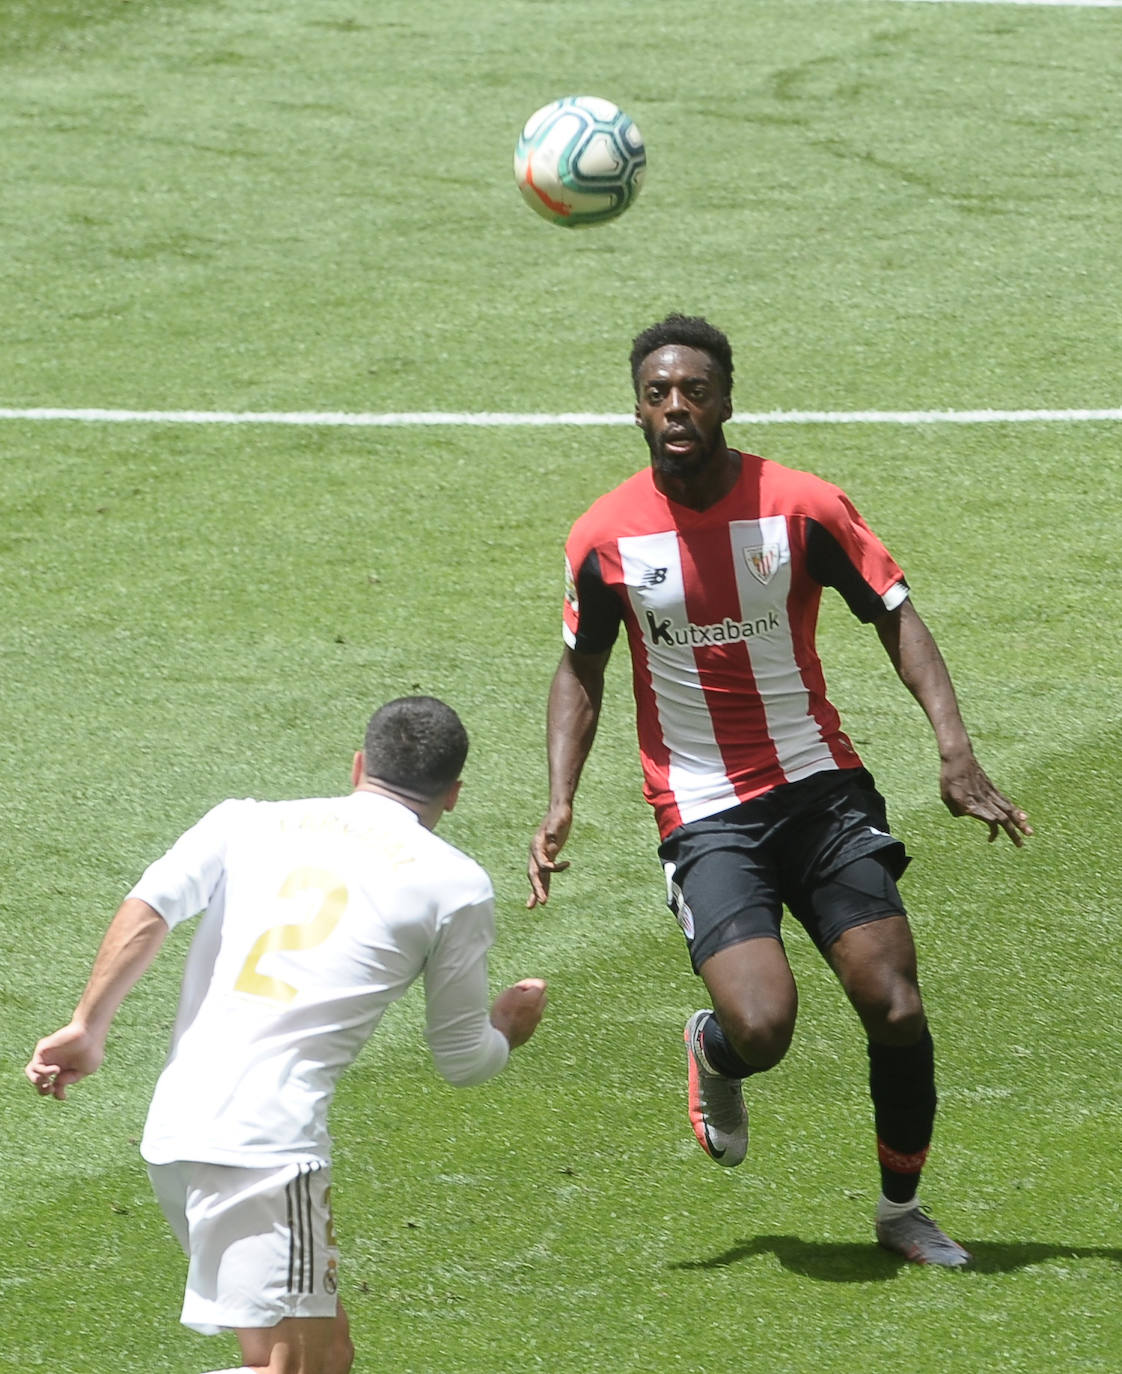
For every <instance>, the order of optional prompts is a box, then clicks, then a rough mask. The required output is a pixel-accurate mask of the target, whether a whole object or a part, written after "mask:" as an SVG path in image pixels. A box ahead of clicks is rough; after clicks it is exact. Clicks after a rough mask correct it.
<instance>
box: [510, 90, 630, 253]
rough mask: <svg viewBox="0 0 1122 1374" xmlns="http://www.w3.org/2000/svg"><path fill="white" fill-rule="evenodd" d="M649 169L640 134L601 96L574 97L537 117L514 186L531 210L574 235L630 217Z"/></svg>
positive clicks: (525, 138)
mask: <svg viewBox="0 0 1122 1374" xmlns="http://www.w3.org/2000/svg"><path fill="white" fill-rule="evenodd" d="M646 165H647V154H646V150H645V149H644V147H643V138H642V135H641V134H640V133H639V130H638V129H637V128H636V127H635V125H634V124H633V123H632V121H631V120H630V119H629V118H628V116H627V115H625V114H624V113H623V111H622V110H621V109H619V108H618V107H617V106H615V105H613V104H612V102H611V101H610V100H601V99H600V97H599V96H595V95H567V96H565V97H564V98H563V99H562V100H555V101H554V102H553V103H552V104H551V105H544V106H543V107H542V108H541V109H540V110H536V111H535V112H534V113H533V114H532V115H531V116H530V118H529V119H528V120H527V121H526V127H525V128H524V129H523V130H522V134H521V137H520V138H519V140H518V146H517V147H516V148H515V150H514V179H515V181H517V183H518V189H519V190H520V191H521V192H522V195H523V198H524V199H525V200H526V203H527V204H528V205H530V206H531V207H532V208H533V209H534V210H536V211H537V212H538V214H539V215H541V216H542V218H543V219H547V220H549V221H550V223H551V224H563V225H564V226H565V227H566V228H567V229H576V228H580V227H581V226H583V225H587V224H599V223H601V221H603V220H606V219H614V218H615V217H616V215H622V214H623V212H624V210H626V209H627V207H628V206H629V205H630V204H631V202H632V201H633V200H634V199H635V197H636V196H637V195H638V194H639V188H640V187H641V186H642V184H643V173H644V170H645V168H646Z"/></svg>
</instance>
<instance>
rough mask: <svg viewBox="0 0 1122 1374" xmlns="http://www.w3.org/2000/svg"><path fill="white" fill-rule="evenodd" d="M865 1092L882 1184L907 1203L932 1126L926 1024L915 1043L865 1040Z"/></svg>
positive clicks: (931, 1062)
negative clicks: (870, 1102)
mask: <svg viewBox="0 0 1122 1374" xmlns="http://www.w3.org/2000/svg"><path fill="white" fill-rule="evenodd" d="M869 1092H870V1093H871V1095H872V1099H873V1118H874V1120H875V1122H876V1128H877V1156H878V1158H879V1160H880V1179H881V1188H882V1189H883V1191H884V1195H885V1197H886V1198H888V1200H889V1201H890V1202H909V1201H910V1200H911V1199H912V1198H914V1197H915V1195H916V1190H917V1189H918V1188H919V1178H920V1172H921V1170H922V1169H923V1164H924V1161H925V1160H926V1158H927V1151H928V1148H929V1147H930V1145H931V1134H932V1131H933V1130H934V1126H935V1104H936V1095H935V1047H934V1045H933V1044H932V1042H931V1032H930V1030H928V1028H927V1027H926V1026H925V1027H924V1029H923V1034H922V1035H921V1036H920V1038H919V1039H918V1040H917V1041H916V1043H915V1044H914V1045H877V1044H873V1043H872V1042H871V1041H870V1043H869Z"/></svg>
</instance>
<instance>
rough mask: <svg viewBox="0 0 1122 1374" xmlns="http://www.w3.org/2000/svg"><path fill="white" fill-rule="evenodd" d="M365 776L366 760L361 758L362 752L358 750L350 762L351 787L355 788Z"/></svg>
mask: <svg viewBox="0 0 1122 1374" xmlns="http://www.w3.org/2000/svg"><path fill="white" fill-rule="evenodd" d="M365 776H366V759H365V758H364V757H363V753H362V750H361V749H359V750H357V751H356V752H355V756H354V758H353V759H352V760H351V786H352V787H357V786H358V785H359V783H360V782H361V781H362V780H363V778H364V777H365Z"/></svg>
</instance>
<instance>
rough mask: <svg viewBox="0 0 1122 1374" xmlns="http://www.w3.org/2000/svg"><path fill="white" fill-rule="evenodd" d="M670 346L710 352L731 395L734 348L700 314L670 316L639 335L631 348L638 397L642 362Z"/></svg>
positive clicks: (632, 380)
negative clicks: (677, 345)
mask: <svg viewBox="0 0 1122 1374" xmlns="http://www.w3.org/2000/svg"><path fill="white" fill-rule="evenodd" d="M669 344H680V345H682V347H684V348H696V349H698V350H699V351H700V352H702V353H708V354H709V356H710V357H711V358H712V359H713V361H714V362H715V363H716V364H717V366H718V367H719V368H720V369H721V372H722V374H723V377H724V383H725V391H726V393H727V394H728V395H729V396H731V395H732V345H731V344H730V343H729V341H728V338H727V336H726V335H724V334H722V333H721V331H720V330H719V329H718V328H717V327H716V325H712V324H710V323H709V321H708V320H706V319H703V318H702V317H701V316H700V315H667V317H666V318H665V319H664V320H659V322H658V323H657V324H652V325H651V326H650V328H649V329H644V330H643V332H642V333H641V334H639V335H637V336H636V338H635V340H634V341H633V343H632V345H631V384H632V386H633V387H634V388H635V395H636V396H638V394H639V369H640V367H642V365H643V359H644V358H646V357H648V356H649V355H650V354H652V353H654V352H655V351H656V350H658V349H660V348H666V347H667V345H669Z"/></svg>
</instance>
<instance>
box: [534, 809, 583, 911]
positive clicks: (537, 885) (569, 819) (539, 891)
mask: <svg viewBox="0 0 1122 1374" xmlns="http://www.w3.org/2000/svg"><path fill="white" fill-rule="evenodd" d="M572 823H573V812H572V808H571V807H570V808H567V809H566V810H564V811H556V812H555V811H550V812H549V813H548V814H547V815H546V818H545V820H543V821H542V823H541V825H539V826H538V833H537V834H536V835H535V836H534V838H533V839H532V840H531V841H530V862H529V865H528V866H527V870H526V871H527V875H528V877H529V879H530V895H529V897H527V898H526V906H527V908H528V909H530V910H533V908H534V907H536V906H545V904H546V902H548V901H549V880H550V878H551V877H552V875H553V874H554V873H564V871H565V870H566V869H567V868H568V867H569V861H568V859H558V857H557V855H558V854H559V853H560V852H561V849H562V846H563V845H564V843H565V841H566V840H567V839H568V838H569V827H570V826H571V825H572Z"/></svg>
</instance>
